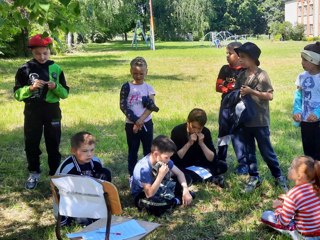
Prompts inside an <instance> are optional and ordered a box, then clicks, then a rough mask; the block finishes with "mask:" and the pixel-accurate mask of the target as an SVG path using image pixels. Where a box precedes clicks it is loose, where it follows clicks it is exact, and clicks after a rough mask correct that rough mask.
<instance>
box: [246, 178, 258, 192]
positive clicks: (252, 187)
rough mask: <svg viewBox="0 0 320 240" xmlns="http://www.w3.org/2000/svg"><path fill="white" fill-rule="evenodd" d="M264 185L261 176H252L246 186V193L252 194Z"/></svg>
mask: <svg viewBox="0 0 320 240" xmlns="http://www.w3.org/2000/svg"><path fill="white" fill-rule="evenodd" d="M261 183H262V179H261V178H260V177H259V176H250V178H249V180H248V182H247V183H246V186H245V188H244V192H245V193H250V192H252V191H253V190H255V189H256V188H257V187H259V186H260V185H261Z"/></svg>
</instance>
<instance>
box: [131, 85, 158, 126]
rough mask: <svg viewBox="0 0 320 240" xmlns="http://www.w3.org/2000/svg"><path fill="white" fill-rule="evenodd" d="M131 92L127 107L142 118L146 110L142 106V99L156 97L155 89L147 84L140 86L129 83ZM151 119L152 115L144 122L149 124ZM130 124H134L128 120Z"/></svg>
mask: <svg viewBox="0 0 320 240" xmlns="http://www.w3.org/2000/svg"><path fill="white" fill-rule="evenodd" d="M129 85H130V92H129V95H128V98H127V105H128V108H130V109H131V110H132V111H133V112H134V114H135V115H136V116H138V117H140V116H141V115H142V114H143V113H144V111H145V110H146V109H145V108H144V107H143V105H142V97H143V96H150V95H155V92H154V89H153V87H151V86H150V85H149V84H146V83H145V82H144V83H143V84H140V85H136V84H132V83H129ZM150 119H151V114H150V115H149V116H148V117H147V118H146V119H145V120H144V122H148V121H149V120H150ZM126 121H127V122H128V123H132V122H131V121H130V120H129V119H126Z"/></svg>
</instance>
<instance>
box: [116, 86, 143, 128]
mask: <svg viewBox="0 0 320 240" xmlns="http://www.w3.org/2000/svg"><path fill="white" fill-rule="evenodd" d="M129 92H130V85H129V83H125V84H123V85H122V87H121V90H120V109H121V111H122V112H123V113H124V115H126V117H127V118H128V119H129V120H130V121H131V122H136V121H137V120H138V119H139V117H137V116H136V115H135V114H134V113H133V111H132V110H131V109H130V108H128V104H127V98H128V95H129Z"/></svg>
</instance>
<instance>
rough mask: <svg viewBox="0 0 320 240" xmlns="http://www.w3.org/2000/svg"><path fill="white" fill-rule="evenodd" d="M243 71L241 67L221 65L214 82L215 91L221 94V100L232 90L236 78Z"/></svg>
mask: <svg viewBox="0 0 320 240" xmlns="http://www.w3.org/2000/svg"><path fill="white" fill-rule="evenodd" d="M244 70H245V69H243V68H242V67H241V66H239V67H231V66H230V65H223V66H222V67H221V69H220V71H219V75H218V78H217V82H216V91H217V92H221V93H222V98H223V97H224V96H225V95H226V94H227V93H229V92H231V91H233V90H234V86H235V83H236V81H237V79H238V76H239V74H240V73H241V72H243V71H244Z"/></svg>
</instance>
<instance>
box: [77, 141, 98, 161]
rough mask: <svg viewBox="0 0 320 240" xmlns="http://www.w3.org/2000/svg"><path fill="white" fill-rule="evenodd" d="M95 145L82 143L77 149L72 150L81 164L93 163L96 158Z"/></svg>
mask: <svg viewBox="0 0 320 240" xmlns="http://www.w3.org/2000/svg"><path fill="white" fill-rule="evenodd" d="M94 149H95V144H86V143H82V144H81V145H80V146H79V147H78V148H77V149H73V148H72V149H71V152H72V154H73V155H75V157H76V159H77V160H78V163H79V164H86V163H89V162H90V161H91V159H92V158H93V156H94Z"/></svg>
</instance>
